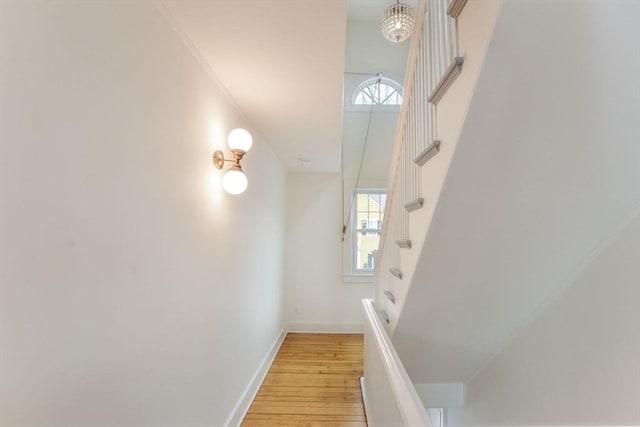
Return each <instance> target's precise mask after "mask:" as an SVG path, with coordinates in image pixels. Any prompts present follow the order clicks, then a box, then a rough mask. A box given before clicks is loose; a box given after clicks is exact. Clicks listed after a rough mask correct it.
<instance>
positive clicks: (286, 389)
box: [242, 333, 367, 427]
mask: <svg viewBox="0 0 640 427" xmlns="http://www.w3.org/2000/svg"><path fill="white" fill-rule="evenodd" d="M363 352H364V340H363V336H362V334H306V333H290V334H288V335H287V337H286V338H285V340H284V342H283V344H282V346H281V347H280V350H279V351H278V354H277V355H276V358H275V360H274V362H273V364H272V366H271V368H270V370H269V372H268V374H267V376H266V377H265V379H264V381H263V383H262V386H261V387H260V390H259V391H258V394H257V395H256V397H255V399H254V401H253V403H252V405H251V408H250V409H249V412H248V413H247V415H246V417H245V419H244V421H243V423H242V426H243V427H252V426H261V427H262V426H293V425H295V426H302V427H304V426H326V427H331V426H334V427H366V425H367V424H366V417H365V414H364V407H363V404H362V394H361V391H360V377H361V376H362V372H363Z"/></svg>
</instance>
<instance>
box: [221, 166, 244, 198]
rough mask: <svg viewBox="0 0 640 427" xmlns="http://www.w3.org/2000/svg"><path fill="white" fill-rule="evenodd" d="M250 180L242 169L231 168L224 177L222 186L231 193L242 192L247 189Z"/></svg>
mask: <svg viewBox="0 0 640 427" xmlns="http://www.w3.org/2000/svg"><path fill="white" fill-rule="evenodd" d="M248 184H249V181H248V180H247V176H246V175H245V174H244V172H242V169H240V168H237V169H235V168H234V169H229V170H228V171H227V173H225V174H224V176H223V177H222V188H224V191H226V192H227V193H229V194H241V193H244V190H246V189H247V185H248Z"/></svg>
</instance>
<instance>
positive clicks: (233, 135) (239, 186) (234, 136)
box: [213, 129, 253, 194]
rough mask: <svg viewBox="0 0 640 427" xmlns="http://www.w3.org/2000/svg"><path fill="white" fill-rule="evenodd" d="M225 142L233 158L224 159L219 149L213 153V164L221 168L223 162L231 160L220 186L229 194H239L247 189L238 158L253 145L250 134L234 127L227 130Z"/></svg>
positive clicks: (246, 182)
mask: <svg viewBox="0 0 640 427" xmlns="http://www.w3.org/2000/svg"><path fill="white" fill-rule="evenodd" d="M227 143H228V144H229V148H230V149H231V154H233V159H225V158H224V154H223V153H222V151H220V150H216V151H215V152H214V153H213V164H214V165H215V166H216V168H217V169H222V167H223V166H224V163H225V162H233V164H232V165H231V167H230V168H229V170H228V171H227V172H225V174H224V176H223V177H222V188H224V191H226V192H227V193H229V194H241V193H244V190H246V189H247V184H248V183H249V182H248V181H247V177H246V175H245V174H244V172H243V171H242V166H240V160H242V158H243V157H244V155H245V154H247V151H249V150H250V149H251V146H252V145H253V138H251V134H250V133H249V132H248V131H246V130H244V129H234V130H232V131H231V132H229V136H228V137H227Z"/></svg>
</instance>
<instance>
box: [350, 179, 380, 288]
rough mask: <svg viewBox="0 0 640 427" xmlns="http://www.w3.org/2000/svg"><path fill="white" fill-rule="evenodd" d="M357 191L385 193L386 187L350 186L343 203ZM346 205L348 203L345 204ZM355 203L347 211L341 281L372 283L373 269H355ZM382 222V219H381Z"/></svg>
mask: <svg viewBox="0 0 640 427" xmlns="http://www.w3.org/2000/svg"><path fill="white" fill-rule="evenodd" d="M357 191H360V192H370V193H380V194H386V193H387V189H386V188H381V186H380V185H375V186H369V185H361V186H360V187H358V188H352V189H351V191H349V192H348V193H346V194H349V195H350V196H347V197H350V198H348V199H346V200H345V203H346V202H348V203H349V204H350V203H351V200H352V199H353V197H354V195H355V193H356V192H357ZM353 200H355V199H353ZM347 206H348V205H347ZM355 207H356V205H355V203H354V205H353V206H352V207H351V212H349V218H350V220H349V227H348V229H347V232H346V233H345V241H344V245H343V246H344V247H343V274H342V281H343V283H373V277H374V270H371V272H357V271H356V269H355V262H356V260H355V246H354V245H355V233H356V231H355V230H356V228H355V225H356V224H355ZM383 222H384V220H383Z"/></svg>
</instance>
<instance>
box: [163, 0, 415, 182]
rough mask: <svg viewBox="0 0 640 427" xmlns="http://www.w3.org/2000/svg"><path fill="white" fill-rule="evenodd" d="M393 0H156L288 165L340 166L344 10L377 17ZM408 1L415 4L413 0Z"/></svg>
mask: <svg viewBox="0 0 640 427" xmlns="http://www.w3.org/2000/svg"><path fill="white" fill-rule="evenodd" d="M391 3H393V2H392V1H389V0H322V1H317V0H204V1H203V0H159V1H158V2H157V3H156V4H158V5H159V6H160V8H161V9H163V12H164V14H165V16H167V18H168V19H169V20H170V21H172V24H173V25H174V26H175V27H176V28H177V30H178V33H180V35H181V36H182V37H183V38H184V39H185V42H186V43H187V44H188V45H190V46H191V47H193V48H194V49H195V51H197V53H198V54H199V56H200V57H201V58H202V59H203V60H204V62H205V63H206V64H207V66H208V68H209V69H210V70H211V71H212V72H213V73H214V74H215V75H216V77H217V78H218V80H219V81H220V83H221V84H222V85H223V86H224V87H225V88H226V89H227V91H228V92H229V94H230V96H231V98H232V99H233V100H234V102H235V103H236V104H237V105H238V107H239V109H240V110H241V111H242V113H243V114H244V115H245V117H246V119H247V121H248V123H249V128H250V129H249V130H250V131H251V132H252V133H253V134H254V135H257V136H258V137H259V136H262V137H263V138H264V140H265V141H266V142H267V144H268V145H269V146H270V147H271V148H272V149H273V150H274V152H275V153H276V155H277V156H278V157H279V158H280V159H281V161H282V162H283V163H284V165H285V167H286V168H287V169H289V170H293V171H310V172H337V171H339V168H340V145H341V140H342V97H343V72H344V68H345V66H344V64H345V40H346V34H345V33H346V25H347V14H348V17H349V19H352V20H356V21H370V20H374V21H377V20H379V19H380V16H381V14H382V12H383V11H384V9H385V8H386V7H387V5H388V4H391ZM408 3H410V4H412V5H415V3H416V0H409V1H408ZM229 126H230V127H231V126H234V125H233V124H229ZM301 159H305V160H309V161H310V162H311V163H308V162H302V161H301Z"/></svg>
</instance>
